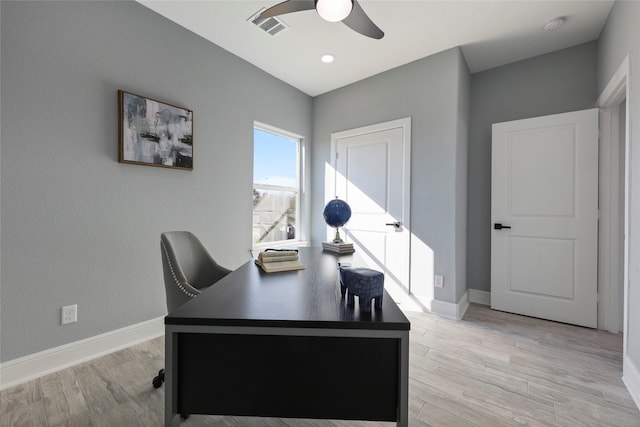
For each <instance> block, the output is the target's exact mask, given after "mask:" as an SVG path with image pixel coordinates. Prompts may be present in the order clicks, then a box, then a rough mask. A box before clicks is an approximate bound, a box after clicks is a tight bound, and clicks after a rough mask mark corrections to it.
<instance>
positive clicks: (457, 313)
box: [429, 292, 469, 320]
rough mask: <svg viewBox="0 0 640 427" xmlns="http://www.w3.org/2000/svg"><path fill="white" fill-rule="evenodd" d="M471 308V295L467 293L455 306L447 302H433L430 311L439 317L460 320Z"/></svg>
mask: <svg viewBox="0 0 640 427" xmlns="http://www.w3.org/2000/svg"><path fill="white" fill-rule="evenodd" d="M468 308H469V293H468V292H465V293H464V295H462V297H461V298H460V300H459V301H458V302H457V303H456V304H454V303H452V302H445V301H439V300H435V299H434V300H432V301H431V304H429V310H430V311H431V312H432V313H434V314H437V315H438V316H442V317H445V318H447V319H453V320H460V319H462V316H464V313H466V311H467V309H468Z"/></svg>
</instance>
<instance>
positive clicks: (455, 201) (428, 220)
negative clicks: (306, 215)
mask: <svg viewBox="0 0 640 427" xmlns="http://www.w3.org/2000/svg"><path fill="white" fill-rule="evenodd" d="M468 87H469V72H468V69H467V66H466V63H465V62H464V58H463V57H462V54H461V52H460V49H458V48H455V49H450V50H448V51H445V52H442V53H439V54H436V55H433V56H430V57H428V58H424V59H421V60H419V61H416V62H413V63H410V64H407V65H405V66H402V67H399V68H396V69H394V70H390V71H387V72H385V73H382V74H378V75H376V76H374V77H371V78H368V79H366V80H363V81H360V82H357V83H354V84H352V85H349V86H346V87H344V88H341V89H338V90H335V91H333V92H330V93H327V94H324V95H321V96H318V97H316V98H314V101H313V105H314V130H313V141H314V144H313V156H312V158H313V163H312V169H313V172H312V173H313V180H312V181H313V182H312V185H313V191H312V239H313V242H314V243H315V244H319V242H321V241H323V240H325V238H326V234H325V233H326V224H325V223H324V221H323V219H322V215H321V212H322V208H323V206H324V204H325V203H326V200H324V183H325V175H324V174H325V164H331V161H330V153H331V133H332V132H338V131H343V130H348V129H353V128H358V127H362V126H366V125H371V124H375V123H381V122H386V121H389V120H394V119H399V118H403V117H411V118H412V122H411V126H412V135H411V155H412V159H411V231H412V234H413V239H412V242H413V243H415V241H420V242H422V243H424V244H426V245H428V247H429V248H431V249H432V250H433V253H434V257H435V274H442V275H444V276H445V287H444V288H442V289H436V293H435V298H436V299H438V300H440V301H445V302H457V300H458V299H459V298H460V296H461V295H462V294H464V292H465V291H466V282H465V271H464V269H465V264H464V253H465V252H466V248H465V242H466V238H465V236H464V229H463V228H464V223H465V222H466V219H465V216H466V210H465V201H464V200H465V198H466V193H465V191H466V144H467V135H466V129H467V123H466V120H467V118H468V95H467V93H468ZM413 243H412V260H411V264H412V266H413V268H414V270H420V269H424V268H425V263H426V262H427V261H428V259H421V258H419V257H420V256H421V255H420V254H422V252H420V251H417V250H414V248H415V247H416V246H417V245H414V244H413ZM416 257H418V258H416ZM414 277H416V274H414V272H412V279H413V278H414ZM415 282H418V281H417V280H416V281H415ZM432 282H433V278H432V277H430V278H427V279H426V280H421V281H420V283H414V281H412V283H411V287H412V290H413V291H414V292H420V293H421V294H424V293H428V292H429V291H432V289H421V288H425V287H432V286H433V283H432ZM421 291H424V292H421Z"/></svg>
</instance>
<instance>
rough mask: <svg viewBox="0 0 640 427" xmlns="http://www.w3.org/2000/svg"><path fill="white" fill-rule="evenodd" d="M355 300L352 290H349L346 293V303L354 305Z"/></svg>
mask: <svg viewBox="0 0 640 427" xmlns="http://www.w3.org/2000/svg"><path fill="white" fill-rule="evenodd" d="M355 304H356V301H355V298H354V297H353V292H349V293H348V294H347V305H355Z"/></svg>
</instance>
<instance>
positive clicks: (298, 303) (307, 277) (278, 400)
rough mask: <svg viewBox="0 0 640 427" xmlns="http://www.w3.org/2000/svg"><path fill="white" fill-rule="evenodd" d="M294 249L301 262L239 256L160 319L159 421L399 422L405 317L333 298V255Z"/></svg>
mask: <svg viewBox="0 0 640 427" xmlns="http://www.w3.org/2000/svg"><path fill="white" fill-rule="evenodd" d="M350 258H351V256H341V257H338V256H337V255H333V254H330V253H323V252H322V250H321V249H320V248H302V249H301V250H300V259H301V261H302V263H303V264H304V265H305V267H306V268H305V269H304V270H299V271H289V272H281V273H272V274H266V273H263V272H262V271H261V270H260V269H259V268H258V267H257V266H256V265H254V264H253V262H248V263H246V264H244V265H243V266H241V267H240V268H239V269H238V270H236V271H234V272H233V273H231V274H230V275H228V276H227V277H225V278H224V279H222V280H221V281H220V282H218V283H217V284H215V285H214V286H212V287H211V288H209V289H207V290H206V291H204V292H203V293H202V294H201V295H200V296H198V297H197V298H195V299H193V300H191V301H189V302H188V303H186V304H185V305H183V306H182V307H180V308H179V309H178V310H176V311H174V312H173V313H170V314H169V315H168V316H167V317H166V318H165V340H166V341H165V345H166V353H165V359H166V361H165V372H166V373H165V378H166V382H165V387H166V389H165V397H166V405H165V425H166V426H175V425H178V424H179V422H180V416H179V414H212V415H213V414H215V415H237V416H265V417H283V418H323V419H347V420H348V419H358V420H375V421H396V422H397V425H399V426H407V424H408V406H409V404H408V393H409V385H408V381H409V379H408V376H409V328H410V324H409V321H408V320H407V318H406V317H405V316H404V314H403V313H402V312H401V311H400V309H399V308H398V306H397V305H396V304H395V302H394V301H393V300H392V299H391V297H390V296H389V294H388V293H387V292H386V291H385V294H384V297H383V300H384V301H383V307H382V310H381V311H377V312H376V311H372V312H371V313H365V312H361V311H360V309H359V304H358V302H357V301H356V305H355V307H347V306H346V304H345V299H344V298H342V297H341V294H340V285H339V280H338V271H337V263H338V261H342V262H345V261H346V262H349V261H350Z"/></svg>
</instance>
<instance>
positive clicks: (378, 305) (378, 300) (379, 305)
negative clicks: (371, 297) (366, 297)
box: [375, 295, 382, 310]
mask: <svg viewBox="0 0 640 427" xmlns="http://www.w3.org/2000/svg"><path fill="white" fill-rule="evenodd" d="M375 301H376V302H375V307H376V310H382V295H380V296H377V297H376V298H375Z"/></svg>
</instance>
